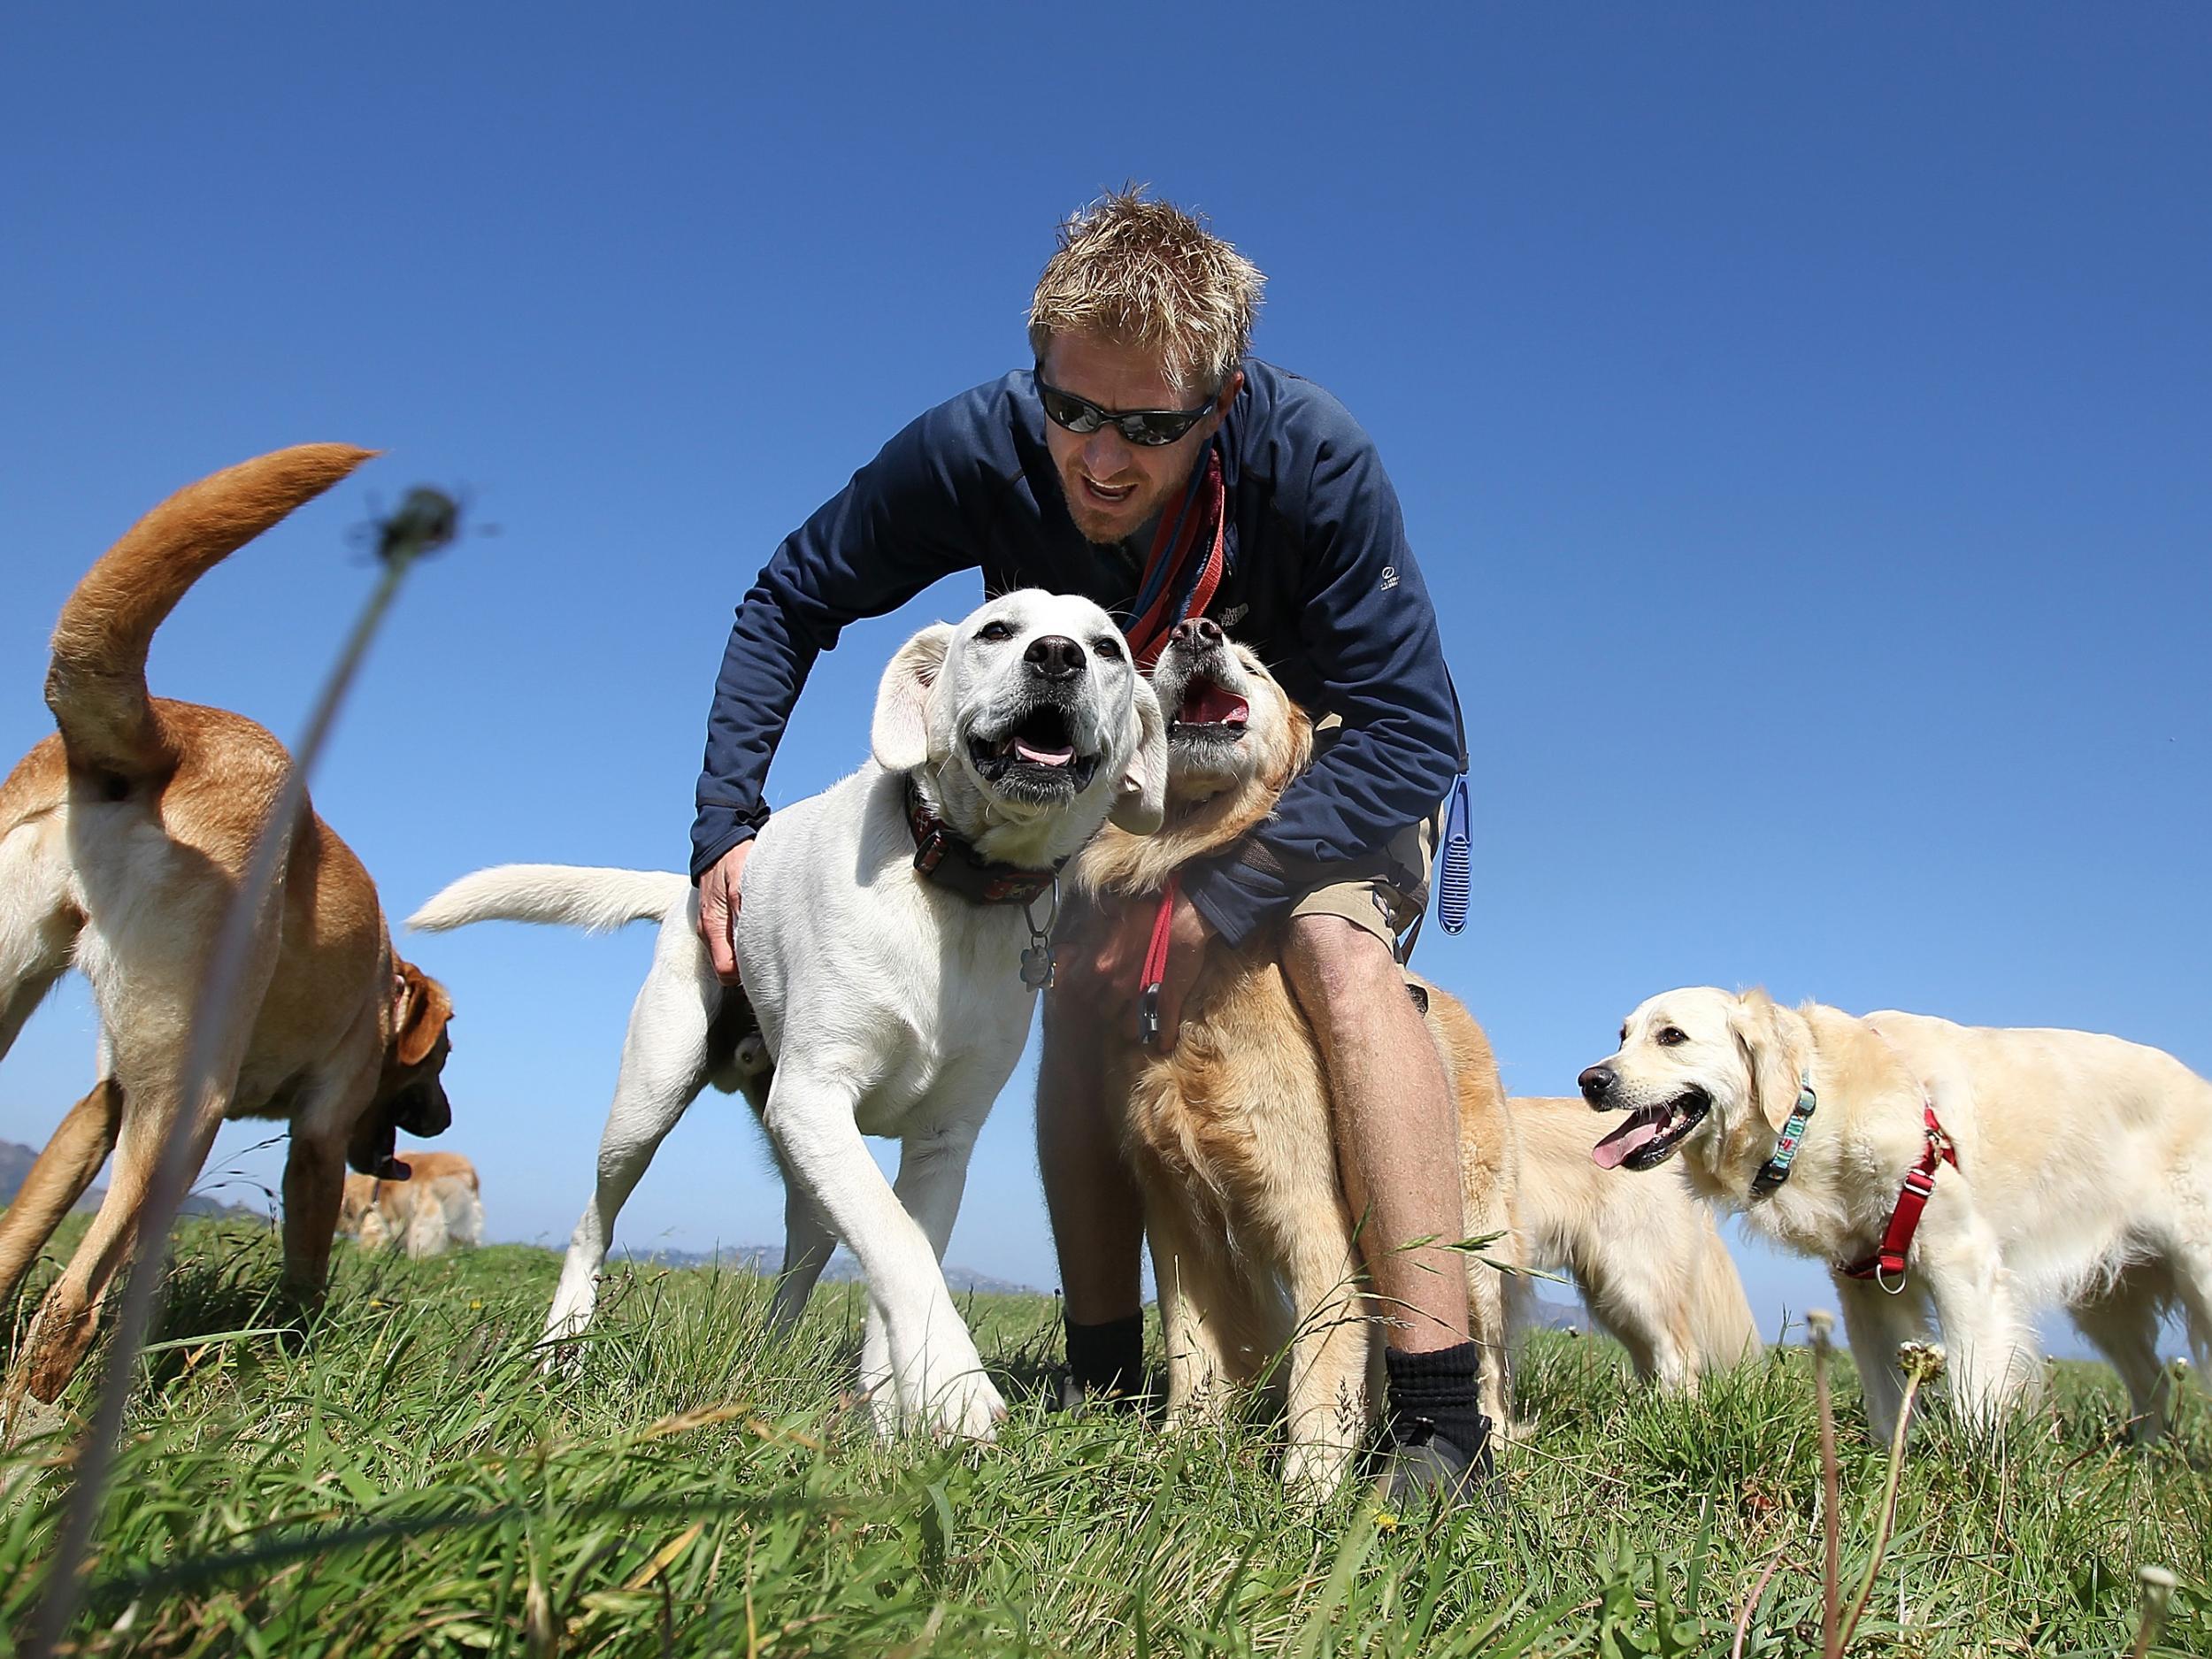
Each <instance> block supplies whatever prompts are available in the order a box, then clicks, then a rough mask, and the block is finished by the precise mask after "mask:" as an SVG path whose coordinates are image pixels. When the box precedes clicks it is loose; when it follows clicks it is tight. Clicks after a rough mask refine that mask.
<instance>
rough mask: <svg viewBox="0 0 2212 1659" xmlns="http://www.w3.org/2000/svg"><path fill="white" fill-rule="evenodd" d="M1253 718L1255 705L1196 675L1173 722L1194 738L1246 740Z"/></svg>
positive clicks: (1175, 726)
mask: <svg viewBox="0 0 2212 1659" xmlns="http://www.w3.org/2000/svg"><path fill="white" fill-rule="evenodd" d="M1251 718H1252V705H1251V704H1249V703H1247V702H1245V700H1244V699H1243V698H1242V697H1240V696H1238V695H1236V693H1235V692H1233V691H1230V690H1227V689H1225V687H1221V686H1218V685H1217V684H1215V683H1214V681H1212V680H1209V679H1207V678H1206V676H1205V675H1203V674H1193V675H1192V676H1191V677H1190V679H1189V680H1187V681H1186V682H1185V683H1184V686H1183V701H1182V702H1181V703H1180V704H1179V705H1178V706H1177V708H1176V710H1175V718H1174V720H1173V722H1172V723H1171V725H1172V727H1173V728H1174V729H1177V730H1188V731H1189V732H1190V733H1192V734H1193V735H1199V734H1205V735H1209V736H1220V737H1233V738H1234V737H1242V736H1243V735H1244V731H1245V726H1246V725H1247V723H1248V722H1249V721H1250V719H1251Z"/></svg>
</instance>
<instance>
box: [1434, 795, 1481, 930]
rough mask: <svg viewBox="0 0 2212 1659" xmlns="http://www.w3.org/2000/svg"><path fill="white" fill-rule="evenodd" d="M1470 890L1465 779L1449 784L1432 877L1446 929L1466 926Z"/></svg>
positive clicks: (1471, 864)
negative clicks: (1440, 855)
mask: <svg viewBox="0 0 2212 1659" xmlns="http://www.w3.org/2000/svg"><path fill="white" fill-rule="evenodd" d="M1473 894H1474V871H1473V856H1472V854H1471V852H1470V850H1469V849H1468V845H1467V780H1466V779H1465V778H1464V777H1461V778H1459V779H1457V780H1455V781H1454V783H1453V784H1452V800H1451V805H1450V806H1449V807H1448V808H1447V809H1446V810H1445V813H1444V856H1443V859H1442V862H1441V864H1440V867H1439V869H1438V872H1437V877H1436V919H1437V920H1438V921H1439V922H1441V923H1442V924H1443V926H1444V931H1445V932H1446V933H1458V932H1459V931H1460V930H1461V929H1462V928H1463V927H1465V926H1467V905H1468V902H1469V900H1470V899H1471V898H1472V897H1473Z"/></svg>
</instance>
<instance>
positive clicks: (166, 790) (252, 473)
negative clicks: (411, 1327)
mask: <svg viewBox="0 0 2212 1659" xmlns="http://www.w3.org/2000/svg"><path fill="white" fill-rule="evenodd" d="M369 454H370V452H369V451H367V450H364V449H352V448H350V447H349V446H347V445H344V444H334V443H326V444H306V445H302V446H300V447H298V448H296V449H280V450H278V451H276V452H275V453H274V454H271V455H265V456H262V457H259V458H258V459H256V460H252V461H248V462H245V463H243V464H242V465H238V466H234V467H231V468H229V469H228V470H227V471H225V472H218V473H216V474H214V475H213V476H212V477H211V478H206V479H203V480H201V481H200V482H198V483H196V484H193V485H190V486H188V488H185V489H183V490H180V491H179V492H178V493H177V494H176V495H173V496H171V497H170V498H169V499H168V500H167V501H165V502H164V503H162V504H161V505H160V506H158V507H157V508H155V509H154V510H153V511H152V512H150V513H149V514H147V515H146V517H145V518H142V519H141V520H140V521H139V522H138V524H137V525H136V526H134V527H133V528H132V529H131V531H130V532H129V534H127V535H125V536H124V537H123V539H122V540H121V541H119V542H117V543H116V544H115V546H114V547H113V548H112V549H110V550H109V552H108V553H107V554H106V556H105V557H103V558H102V559H101V560H100V561H99V563H97V564H96V565H94V566H93V567H92V569H91V570H90V571H89V572H88V573H87V574H86V576H85V578H84V580H82V581H81V582H80V583H79V584H78V585H77V588H76V591H75V592H74V593H73V594H72V595H70V597H69V601H68V603H67V604H65V606H64V607H63V608H62V613H61V620H60V622H59V624H58V626H56V628H55V630H54V641H53V658H52V662H51V664H50V668H49V670H48V672H47V678H46V703H47V706H48V707H49V708H50V709H51V710H53V713H54V721H55V724H56V725H57V726H58V727H59V728H60V730H59V733H58V735H56V736H54V737H50V738H48V739H46V740H45V741H43V742H42V743H40V744H38V745H37V746H36V747H35V748H34V749H32V750H31V752H30V753H29V754H28V755H27V756H25V757H24V758H23V759H22V761H21V762H20V763H19V764H17V766H16V768H15V770H14V772H12V773H11V774H10V775H9V777H8V780H7V781H6V782H5V783H4V784H0V1054H4V1053H5V1052H6V1050H7V1048H9V1046H10V1045H11V1044H12V1042H13V1041H14V1040H15V1037H16V1034H17V1033H19V1031H20V1030H21V1029H22V1026H23V1022H24V1021H25V1020H26V1019H27V1018H29V1016H30V1012H31V1010H32V1009H34V1008H35V1007H36V1006H37V1004H38V1002H39V1001H40V1000H41V999H42V997H44V996H45V995H46V994H47V992H48V991H50V989H52V987H53V986H54V984H55V982H56V981H57V980H58V979H60V977H61V975H62V973H63V972H64V971H65V970H66V969H67V968H68V967H69V966H70V965H71V964H75V965H76V966H77V967H78V968H80V969H81V970H82V971H83V972H84V974H85V976H86V978H87V979H90V980H91V982H92V990H93V996H94V1000H95V1002H96V1004H97V1006H98V1009H99V1012H100V1025H101V1048H100V1080H99V1082H98V1083H97V1084H96V1086H95V1087H94V1088H93V1090H92V1092H91V1093H90V1094H87V1095H86V1096H85V1097H84V1099H82V1100H81V1101H80V1102H77V1104H76V1106H75V1107H74V1108H73V1110H71V1111H70V1113H69V1115H68V1116H67V1117H66V1118H64V1119H63V1121H62V1124H61V1126H60V1127H59V1128H58V1129H57V1130H56V1131H55V1132H54V1134H53V1137H52V1139H51V1140H50V1141H48V1143H47V1145H46V1149H45V1150H44V1151H43V1152H42V1153H41V1154H40V1155H39V1158H38V1162H37V1164H35V1165H34V1166H33V1168H32V1170H31V1172H30V1175H29V1176H28V1177H27V1179H25V1181H24V1183H23V1187H22V1190H21V1191H20V1192H19V1193H18V1194H16V1198H15V1202H14V1203H13V1204H12V1205H11V1206H10V1207H9V1209H8V1210H7V1212H6V1214H5V1216H4V1217H0V1303H4V1302H5V1301H6V1300H7V1299H8V1298H10V1297H12V1295H13V1294H14V1292H15V1290H16V1288H17V1286H19V1284H20V1283H21V1282H22V1279H23V1275H24V1273H25V1272H26V1271H27V1269H28V1268H29V1266H30V1264H31V1263H32V1262H33V1261H34V1260H35V1258H36V1256H37V1255H38V1252H39V1250H40V1249H41V1248H42V1247H43V1245H44V1244H45V1242H46V1240H47V1238H48V1237H49V1236H50V1234H51V1233H52V1232H53V1230H54V1226H55V1224H56V1223H57V1222H58V1221H59V1220H60V1219H61V1217H62V1216H63V1215H64V1214H65V1212H66V1211H67V1210H68V1209H69V1207H70V1206H71V1205H72V1204H73V1203H75V1202H76V1201H77V1199H78V1198H79V1197H80V1196H81V1194H83V1192H84V1190H85V1188H86V1187H87V1186H88V1185H89V1184H90V1182H91V1180H92V1179H93V1177H94V1176H95V1175H96V1174H97V1173H98V1172H99V1170H100V1166H101V1165H102V1164H104V1162H105V1161H106V1159H107V1156H108V1154H109V1152H110V1151H111V1149H112V1150H113V1151H114V1152H115V1154H116V1160H115V1171H114V1175H113V1179H111V1182H110V1184H109V1186H108V1189H107V1195H106V1197H105V1199H104V1201H103V1202H102V1203H101V1205H100V1210H99V1213H98V1214H97V1215H96V1217H94V1218H93V1222H92V1225H91V1229H90V1231H88V1233H86V1234H85V1237H84V1240H83V1242H82V1243H81V1244H80V1245H79V1246H78V1248H77V1251H76V1254H75V1255H74V1256H73V1257H72V1258H71V1259H70V1262H69V1265H68V1267H67V1268H66V1269H65V1271H64V1272H63V1274H62V1276H61V1278H60V1279H58V1281H57V1282H56V1283H55V1285H54V1286H53V1287H52V1288H51V1289H50V1290H49V1291H48V1292H47V1294H46V1297H45V1300H44V1301H43V1302H42V1303H41V1305H40V1307H39V1310H38V1313H37V1316H36V1317H35V1319H34V1320H33V1322H32V1325H31V1329H30V1333H29V1334H28V1336H27V1339H26V1340H25V1343H24V1346H23V1348H22V1350H21V1353H20V1355H19V1358H18V1361H17V1364H16V1369H15V1374H14V1376H13V1377H12V1378H11V1379H10V1382H9V1387H8V1393H7V1398H8V1399H9V1401H10V1402H15V1401H19V1400H20V1399H21V1397H22V1394H23V1393H24V1391H25V1390H27V1391H28V1393H29V1394H30V1396H31V1397H32V1398H33V1399H34V1400H36V1401H38V1402H42V1403H45V1404H50V1403H51V1402H54V1401H55V1400H56V1399H57V1398H58V1396H59V1395H60V1394H61V1391H62V1389H63V1388H64V1387H65V1386H66V1385H67V1383H68V1382H69V1379H70V1378H71V1377H72V1376H73V1374H74V1373H75V1371H76V1369H77V1366H78V1364H79V1363H80V1362H81V1360H82V1359H83V1357H84V1354H85V1351H86V1349H87V1348H89V1347H90V1345H91V1342H92V1336H93V1330H94V1326H95V1325H96V1321H97V1319H98V1314H99V1305H100V1302H101V1299H102V1298H103V1296H104V1294H106V1292H107V1290H108V1287H109V1286H110V1284H111V1282H112V1281H113V1279H114V1278H115V1275H116V1273H117V1271H118V1270H119V1268H120V1267H121V1265H122V1264H123V1263H125V1262H126V1261H127V1259H128V1258H129V1256H130V1255H131V1253H132V1251H133V1250H134V1248H136V1246H137V1242H138V1230H139V1211H140V1208H141V1206H142V1204H143V1203H144V1202H145V1199H146V1196H147V1189H148V1187H149V1186H150V1182H151V1180H152V1178H153V1174H154V1169H155V1165H156V1164H157V1162H158V1160H159V1157H160V1153H161V1148H162V1145H163V1143H164V1141H165V1139H166V1137H167V1135H168V1133H169V1126H170V1125H171V1124H172V1122H173V1121H174V1119H175V1118H176V1116H177V1114H178V1113H179V1112H180V1111H182V1110H188V1106H187V1103H186V1102H185V1101H184V1100H183V1098H182V1096H183V1092H184V1083H183V1072H184V1070H185V1067H186V1065H187V1064H188V1053H189V1050H190V1047H191V1038H192V1029H193V1022H194V1020H195V1019H196V1018H198V1015H199V1009H198V1002H199V995H200V988H201V984H202V980H203V978H204V974H205V972H206V969H207V966H208V963H209V959H210V957H211V956H212V954H213V949H214V944H215V940H216V938H217V935H218V933H219V931H220V929H221V926H222V923H223V917H224V913H225V911H226V910H227V908H228V906H229V904H230V901H231V895H232V894H233V893H234V891H235V890H236V888H237V887H238V885H239V883H240V882H241V881H242V879H243V877H244V874H245V871H246V868H247V865H248V864H249V862H250V859H251V856H252V852H253V848H254V843H255V841H256V840H257V838H258V837H259V835H260V833H261V831H262V828H263V826H264V825H265V823H266V822H267V821H268V818H269V814H270V813H271V811H272V810H273V809H274V807H275V804H276V802H277V799H278V795H279V793H280V790H281V789H282V787H283V786H284V781H285V777H286V773H287V772H288V769H289V767H290V764H291V762H290V757H288V755H287V754H286V753H285V750H284V746H283V745H282V744H280V742H278V741H277V740H276V739H275V738H274V737H273V736H271V735H270V733H268V732H267V731H265V730H264V729H263V728H262V727H261V726H257V725H256V724H255V723H254V722H253V721H251V720H249V719H246V718H243V717H242V716H240V715H236V714H232V713H228V712H227V711H225V710H220V709H211V708H204V707H201V706H200V705H198V704H196V703H173V702H170V701H169V700H167V699H166V698H157V697H153V696H150V695H148V692H147V689H146V653H147V649H148V647H149V646H150V643H151V641H152V639H153V634H154V630H155V629H156V628H157V626H160V624H161V621H162V619H163V618H165V617H166V616H167V615H168V614H169V612H170V611H171V610H172V609H173V607H174V606H175V604H176V603H177V601H178V600H179V599H180V598H181V597H183V595H184V594H185V592H186V590H187V589H188V588H190V587H191V586H192V584H193V583H194V582H195V581H196V580H198V579H199V578H200V577H201V576H202V575H203V574H204V573H205V572H207V571H208V570H210V569H211V568H212V567H213V566H214V565H217V564H218V563H219V562H220V561H221V560H222V559H223V558H224V557H226V556H227V555H228V554H229V553H231V552H232V551H234V549H237V548H240V547H242V546H243V545H245V543H246V542H248V541H251V540H252V539H253V538H254V537H255V536H257V535H258V534H260V533H261V532H262V531H264V530H266V529H267V528H269V526H272V525H273V524H275V523H277V522H278V521H279V520H280V519H281V518H284V517H285V516H286V515H287V514H288V513H289V512H290V511H292V510H293V509H294V508H296V507H297V506H299V505H300V504H302V503H304V502H307V501H310V500H311V499H313V498H314V497H315V496H317V495H320V494H321V493H322V492H323V491H324V490H326V489H327V488H330V487H331V486H332V485H333V484H335V483H336V482H337V481H338V480H340V479H342V478H344V477H345V476H346V475H347V474H348V473H349V472H352V471H353V469H354V468H355V467H357V466H358V465H360V464H361V463H362V462H363V461H365V460H366V459H368V458H369ZM241 995H242V1000H243V1005H244V1006H245V1007H247V1008H249V1009H250V1010H252V1012H251V1017H250V1018H242V1019H239V1020H238V1021H236V1022H235V1025H236V1031H235V1035H234V1040H233V1041H231V1042H230V1043H229V1045H228V1047H227V1052H225V1053H223V1054H222V1055H220V1056H219V1058H218V1062H217V1069H216V1074H215V1075H216V1079H217V1083H216V1087H213V1088H212V1089H211V1091H210V1094H209V1097H208V1100H207V1102H206V1103H205V1105H204V1108H203V1109H201V1110H198V1112H197V1115H196V1118H195V1120H194V1121H193V1123H192V1125H191V1126H190V1130H189V1132H188V1133H190V1136H191V1148H192V1168H193V1169H194V1170H195V1171H196V1170H197V1169H198V1168H199V1167H200V1165H201V1164H203V1163H204V1161H205V1159H206V1157H207V1153H208V1148H209V1146H210V1145H211V1142H212V1141H213V1140H214V1138H215V1131H216V1128H217V1126H218V1125H219V1124H220V1123H221V1122H222V1120H223V1119H224V1118H283V1119H288V1120H289V1121H290V1124H291V1145H290V1150H289V1152H288V1156H287V1157H286V1160H285V1168H284V1284H285V1288H286V1290H287V1291H288V1293H290V1294H292V1295H293V1296H295V1297H296V1298H298V1299H300V1300H303V1301H305V1302H314V1301H316V1300H318V1299H319V1297H320V1296H321V1294H322V1290H323V1286H324V1284H325V1281H326V1277H327V1271H328V1264H329V1256H330V1240H331V1233H332V1229H333V1228H334V1225H335V1224H336V1222H337V1219H338V1204H339V1199H340V1195H341V1194H342V1190H343V1186H344V1181H343V1176H344V1173H345V1166H346V1164H348V1163H349V1162H350V1163H351V1164H352V1165H353V1166H354V1167H355V1168H356V1169H358V1170H362V1171H368V1172H371V1173H375V1172H379V1171H384V1170H387V1169H388V1168H390V1167H392V1165H391V1154H392V1150H393V1146H394V1131H395V1129H396V1128H399V1129H404V1130H406V1131H407V1132H408V1133H410V1134H415V1135H434V1134H437V1133H441V1132H442V1131H443V1130H444V1129H445V1127H446V1125H447V1124H448V1123H449V1121H450V1120H451V1113H450V1111H449V1108H448V1106H447V1103H446V1098H445V1091H444V1089H443V1088H442V1087H441V1086H440V1084H439V1081H438V1073H439V1070H440V1068H441V1067H442V1065H443V1064H444V1063H445V1057H446V1053H447V1049H448V1046H449V1045H448V1041H447V1038H446V1031H445V1028H446V1022H447V1020H448V1019H449V1018H450V1016H451V1014H452V1004H451V1003H450V1002H449V1001H448V1000H447V997H446V994H445V992H444V990H443V989H442V987H440V986H439V985H438V984H437V982H436V981H434V980H433V979H428V978H427V977H426V976H425V975H423V974H422V973H420V972H418V971H417V970H416V969H415V968H413V967H411V965H409V964H407V963H404V962H402V961H400V960H399V959H398V958H397V957H396V956H394V955H393V952H392V944H391V936H390V933H389V931H388V928H387V927H386V925H385V920H384V914H383V911H382V910H381V909H380V907H379V905H378V903H377V898H376V888H375V887H374V886H373V884H372V883H371V881H370V879H369V877H368V874H367V872H365V871H364V870H363V869H362V867H361V864H360V861H359V860H357V858H355V856H353V854H352V853H351V852H350V851H349V849H347V847H346V845H345V843H344V842H343V841H340V840H339V839H338V837H337V836H336V835H335V834H334V833H332V832H331V830H330V828H329V826H327V825H326V824H324V823H323V821H322V820H321V819H320V818H317V817H316V816H315V815H314V813H313V811H312V810H311V809H310V810H303V813H302V815H301V817H300V818H299V820H298V822H297V823H296V826H294V829H293V833H292V838H291V844H290V849H289V851H288V856H287V858H286V862H285V864H284V865H283V869H282V873H281V877H280V882H279V885H278V887H277V890H276V892H275V893H274V894H273V896H272V898H271V899H270V901H269V902H268V903H267V905H266V906H265V910H264V913H263V916H262V918H261V920H260V923H259V926H258V927H257V931H256V933H255V935H254V939H253V946H252V951H251V955H250V960H249V963H248V965H247V969H246V972H245V973H244V974H243V976H242V980H241Z"/></svg>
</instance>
